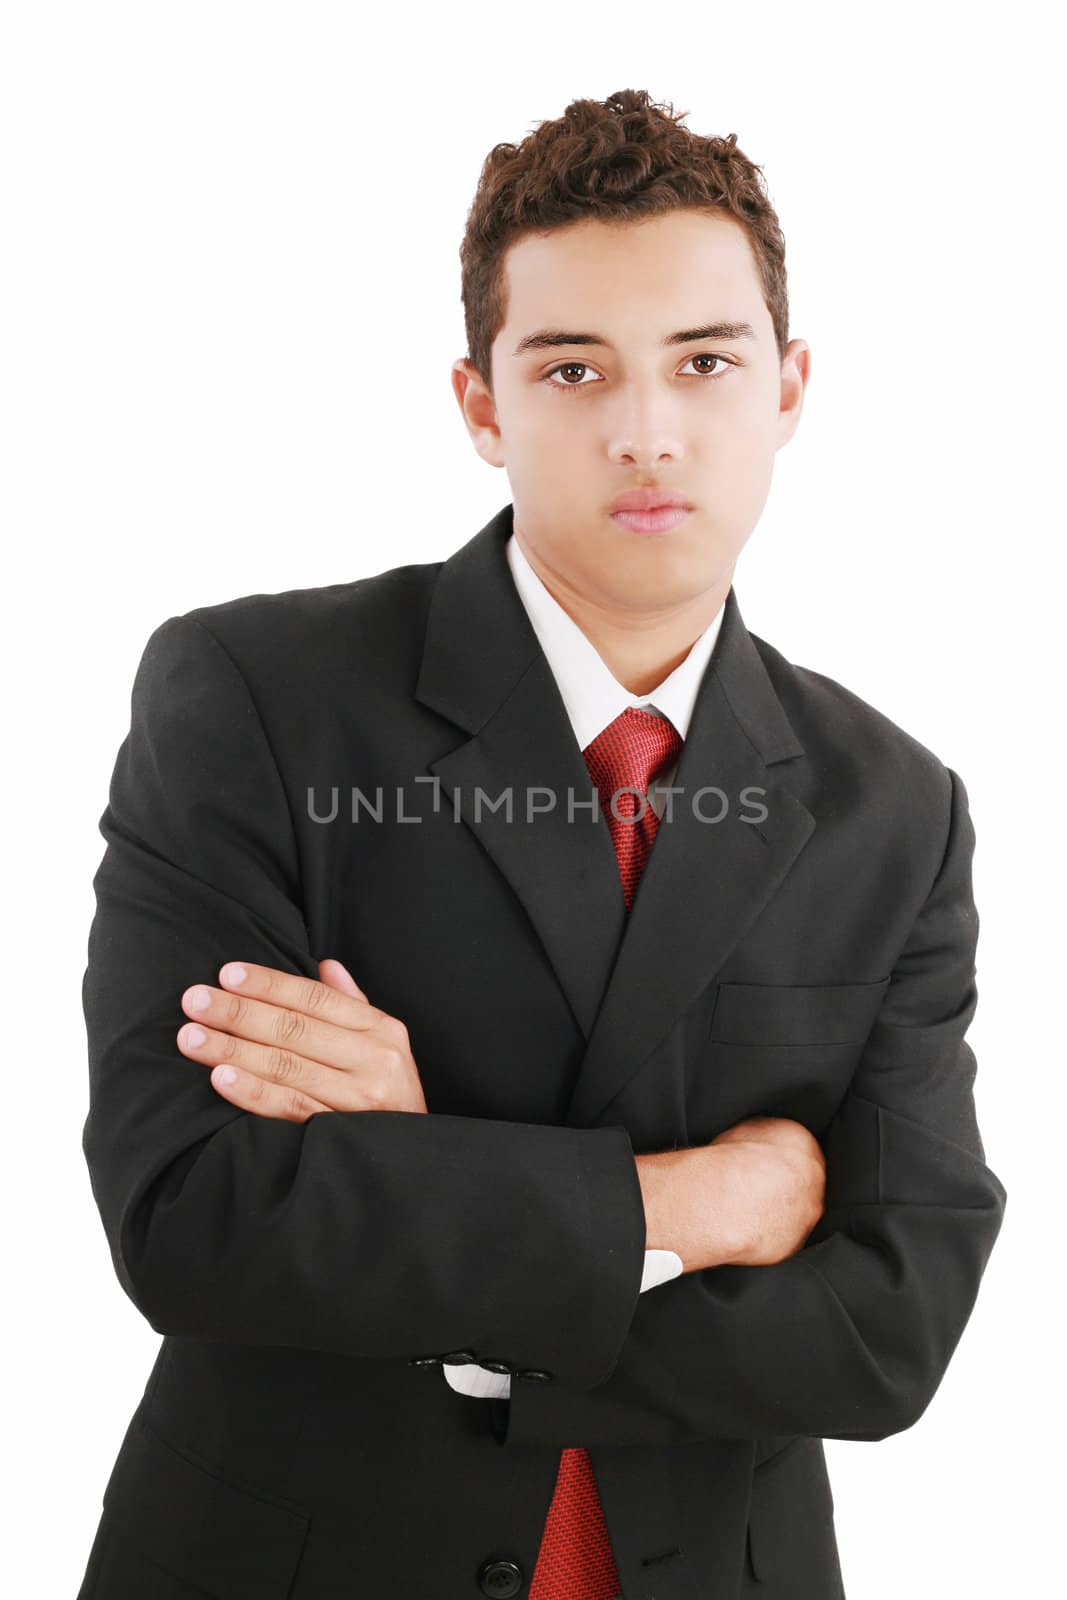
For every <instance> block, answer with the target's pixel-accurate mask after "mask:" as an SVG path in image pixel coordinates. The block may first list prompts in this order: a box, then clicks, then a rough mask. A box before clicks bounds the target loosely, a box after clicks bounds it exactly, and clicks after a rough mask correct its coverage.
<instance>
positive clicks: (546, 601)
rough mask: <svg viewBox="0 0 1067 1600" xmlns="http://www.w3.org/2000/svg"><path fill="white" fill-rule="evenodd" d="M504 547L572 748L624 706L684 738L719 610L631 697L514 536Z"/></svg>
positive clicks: (587, 739) (719, 619)
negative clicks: (653, 716)
mask: <svg viewBox="0 0 1067 1600" xmlns="http://www.w3.org/2000/svg"><path fill="white" fill-rule="evenodd" d="M505 548H506V551H507V558H508V566H509V567H510V569H511V575H512V577H513V578H514V580H515V587H516V589H517V590H518V592H519V598H520V599H521V601H522V603H523V605H524V607H525V609H526V614H527V616H528V617H529V619H530V622H531V625H532V627H533V630H534V632H535V633H536V635H537V638H538V642H539V643H540V645H541V649H542V650H543V651H544V653H545V656H546V657H547V660H548V664H549V666H550V667H551V669H552V674H553V676H554V678H555V680H556V683H557V684H558V685H559V692H560V695H561V696H562V699H563V704H564V705H565V706H566V708H567V715H568V716H569V718H570V722H571V727H572V728H573V729H574V736H575V738H576V739H577V741H578V748H579V749H580V750H584V749H585V748H586V746H587V745H589V744H591V743H592V741H593V740H594V739H595V738H596V737H597V735H598V734H600V733H602V732H603V731H604V729H605V728H606V727H607V726H608V724H609V723H611V722H614V720H615V718H616V717H617V716H619V715H620V713H621V712H622V711H624V710H625V708H626V707H627V706H640V707H642V708H644V709H646V710H654V711H657V712H659V713H660V715H662V716H665V717H669V718H670V720H671V722H672V723H673V724H674V726H675V727H676V728H677V730H678V732H679V733H680V734H681V736H682V738H683V739H684V738H685V736H686V734H687V733H688V731H689V721H690V718H691V717H692V715H693V707H694V705H695V704H696V698H697V693H698V691H699V689H700V684H701V680H702V678H703V676H704V669H705V668H706V666H707V664H708V661H709V659H710V657H711V652H712V650H713V649H714V648H715V641H716V639H717V638H718V636H719V628H720V626H721V624H722V617H723V610H724V607H722V606H720V607H719V610H718V613H717V615H716V616H714V617H713V618H712V620H711V622H709V623H708V626H707V627H706V628H705V629H704V632H703V633H702V634H701V635H700V637H699V639H697V640H696V641H695V642H694V644H693V645H692V646H691V648H690V650H689V654H688V655H687V656H686V658H685V660H684V661H681V662H679V664H678V666H676V667H675V669H674V671H673V672H671V673H669V674H668V676H667V677H666V678H664V680H663V682H662V683H661V684H659V685H658V686H657V687H656V688H655V689H652V690H650V691H649V692H648V693H647V694H643V695H638V694H631V693H630V691H629V690H628V689H626V688H625V687H624V686H623V685H622V684H621V683H620V682H619V680H618V679H617V678H616V677H615V676H614V674H613V673H612V672H611V671H610V669H609V668H608V666H607V664H606V662H605V661H604V659H603V657H602V656H601V655H600V653H599V652H598V651H597V649H596V647H595V646H594V645H593V644H592V643H591V642H590V640H589V639H588V638H586V636H585V634H584V633H583V632H582V630H581V628H579V626H578V624H577V623H576V622H575V621H574V619H573V617H571V616H570V615H568V613H567V612H566V611H565V610H564V609H563V607H562V606H561V605H560V603H559V601H558V600H557V599H556V598H555V596H554V595H553V594H551V593H550V592H549V590H548V589H547V588H546V587H545V584H544V583H543V582H542V580H541V578H540V577H538V575H537V573H536V572H535V571H534V569H533V568H532V567H531V565H530V563H529V561H527V559H526V557H525V555H524V554H523V552H522V550H521V549H520V547H519V543H518V540H517V539H516V538H515V535H514V534H511V535H510V536H509V537H508V540H507V543H506V546H505Z"/></svg>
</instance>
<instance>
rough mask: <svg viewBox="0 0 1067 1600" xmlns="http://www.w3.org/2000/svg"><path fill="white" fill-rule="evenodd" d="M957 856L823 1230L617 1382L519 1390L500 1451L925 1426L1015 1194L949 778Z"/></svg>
mask: <svg viewBox="0 0 1067 1600" xmlns="http://www.w3.org/2000/svg"><path fill="white" fill-rule="evenodd" d="M942 770H943V772H944V782H945V813H944V814H945V818H946V835H945V837H946V846H945V850H944V855H943V859H942V861H941V865H940V868H939V870H938V873H937V876H936V879H935V881H934V882H933V883H932V885H931V888H930V890H929V893H928V896H927V898H926V900H925V902H924V904H923V906H922V909H921V912H920V913H919V915H918V917H917V918H916V921H915V923H914V925H913V927H912V929H911V932H910V934H909V937H908V939H907V942H906V945H905V947H904V949H903V950H902V951H901V952H900V955H899V957H898V959H897V962H896V964H895V967H894V969H893V972H892V976H891V981H890V984H889V985H888V987H887V989H886V994H885V998H884V1001H883V1004H882V1007H881V1009H880V1011H879V1015H878V1017H877V1019H876V1022H875V1025H874V1027H873V1029H872V1032H871V1034H870V1036H869V1038H868V1041H867V1044H866V1046H865V1050H864V1054H863V1057H862V1059H861V1061H860V1064H859V1066H858V1068H857V1070H856V1072H855V1074H854V1076H853V1080H852V1082H851V1084H850V1087H849V1090H848V1092H847V1093H846V1095H845V1097H844V1100H843V1101H842V1103H841V1105H840V1107H839V1109H838V1111H837V1113H836V1115H835V1116H834V1118H833V1120H832V1122H831V1123H830V1124H829V1125H828V1127H827V1129H826V1130H825V1134H824V1135H821V1136H820V1143H821V1144H822V1147H823V1151H824V1155H825V1158H826V1172H827V1189H826V1201H825V1206H824V1211H823V1215H822V1217H821V1218H820V1220H819V1223H818V1225H817V1226H816V1227H815V1228H814V1229H813V1231H812V1232H811V1234H810V1235H809V1236H808V1239H807V1240H806V1241H805V1244H804V1246H803V1248H802V1249H801V1250H800V1251H798V1252H797V1253H795V1254H794V1255H793V1256H791V1257H789V1258H788V1259H787V1260H785V1261H782V1262H778V1263H776V1264H774V1265H772V1266H764V1267H743V1266H734V1265H729V1266H718V1267H711V1268H707V1269H704V1270H703V1271H698V1272H692V1273H687V1274H686V1275H685V1276H684V1277H683V1278H680V1279H678V1280H677V1281H676V1282H673V1283H668V1284H665V1285H664V1286H663V1287H662V1288H661V1289H660V1290H659V1292H658V1293H657V1294H654V1295H646V1296H643V1297H642V1299H641V1301H640V1303H639V1304H638V1306H637V1309H636V1312H635V1315H634V1319H633V1322H632V1324H631V1327H630V1330H629V1333H628V1334H627V1336H626V1338H625V1340H624V1342H623V1346H622V1350H621V1352H620V1355H619V1360H618V1362H617V1363H616V1365H615V1367H614V1369H613V1370H612V1372H611V1374H610V1375H609V1376H608V1378H607V1379H606V1380H605V1381H604V1382H602V1383H601V1384H599V1385H594V1386H593V1387H592V1388H591V1389H589V1390H588V1391H587V1392H583V1393H578V1392H577V1391H576V1390H575V1389H574V1388H573V1386H572V1385H571V1384H570V1383H569V1381H567V1380H566V1379H564V1380H563V1381H560V1382H557V1383H552V1384H538V1385H532V1384H530V1383H524V1382H522V1381H517V1382H515V1383H513V1384H512V1389H511V1398H510V1400H508V1401H507V1402H504V1401H500V1400H497V1401H494V1402H493V1405H494V1430H495V1432H496V1436H497V1438H498V1441H499V1442H500V1443H501V1444H512V1443H514V1444H519V1445H525V1444H528V1443H531V1442H539V1443H551V1444H553V1445H559V1446H564V1445H586V1446H589V1445H597V1444H604V1445H612V1444H636V1443H653V1444H662V1443H670V1442H672V1441H684V1440H692V1439H701V1438H739V1439H749V1438H760V1437H764V1436H768V1435H770V1436H790V1435H797V1434H808V1435H816V1436H821V1437H825V1438H840V1439H868V1440H871V1439H883V1438H885V1437H886V1436H887V1435H889V1434H892V1433H896V1432H900V1431H902V1430H903V1429H905V1428H908V1427H910V1426H911V1425H912V1424H913V1423H914V1422H916V1421H917V1420H918V1418H919V1417H920V1416H921V1415H922V1413H923V1411H924V1410H925V1408H926V1406H927V1405H928V1404H929V1402H930V1400H931V1399H932V1397H933V1395H934V1393H935V1392H936V1390H937V1387H938V1385H939V1383H940V1381H941V1379H942V1377H943V1375H944V1373H945V1370H946V1368H947V1365H948V1362H949V1360H950V1358H951V1356H952V1353H953V1351H954V1349H955V1347H956V1344H957V1343H958V1341H959V1338H960V1335H961V1334H962V1332H963V1329H964V1327H965V1325H966V1323H967V1320H968V1318H969V1316H970V1313H971V1311H972V1309H973V1306H974V1303H975V1299H976V1297H977V1293H978V1286H979V1282H980V1279H981V1277H982V1274H983V1272H984V1270H985V1265H986V1261H987V1259H988V1257H989V1254H990V1252H991V1250H992V1248H993V1245H994V1242H995V1240H996V1238H997V1234H998V1232H999V1230H1000V1226H1001V1222H1002V1218H1003V1213H1004V1208H1005V1201H1006V1191H1005V1188H1004V1186H1003V1184H1002V1183H1001V1182H1000V1180H999V1178H997V1176H996V1175H995V1174H994V1173H993V1172H992V1171H991V1170H990V1169H989V1167H988V1166H987V1165H986V1164H985V1155H984V1150H983V1146H982V1141H981V1137H980V1134H979V1130H978V1124H977V1120H976V1115H975V1105H974V1099H973V1093H972V1089H973V1083H974V1077H975V1057H974V1054H973V1052H972V1050H971V1048H970V1046H969V1045H968V1044H967V1043H966V1042H965V1039H964V1035H965V1033H966V1030H967V1027H968V1025H969V1023H970V1021H971V1018H972V1016H973V1014H974V1010H975V1006H976V1003H977V989H976V985H975V966H974V956H975V950H976V944H977V936H978V914H977V911H976V909H975V905H974V900H973V896H972V889H971V864H972V856H973V849H974V830H973V826H972V823H971V819H970V814H969V810H968V804H967V793H966V790H965V788H964V785H963V783H962V781H961V780H960V779H959V777H957V775H956V774H955V773H954V772H952V771H951V770H950V769H948V768H944V769H942Z"/></svg>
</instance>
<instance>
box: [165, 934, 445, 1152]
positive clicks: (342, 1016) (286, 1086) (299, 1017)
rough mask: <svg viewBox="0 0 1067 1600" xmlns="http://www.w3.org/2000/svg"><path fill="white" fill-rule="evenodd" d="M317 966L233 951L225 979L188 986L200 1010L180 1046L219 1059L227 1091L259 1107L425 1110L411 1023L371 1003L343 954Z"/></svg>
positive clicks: (194, 1055) (186, 1000)
mask: <svg viewBox="0 0 1067 1600" xmlns="http://www.w3.org/2000/svg"><path fill="white" fill-rule="evenodd" d="M319 972H320V974H321V977H322V981H321V982H316V981H315V979H314V978H303V977H297V976H295V975H294V974H293V973H291V972H281V971H279V970H278V969H277V968H275V967H259V966H255V965H254V964H253V963H252V962H250V961H244V962H238V961H228V962H227V963H226V964H225V966H223V967H220V968H219V983H220V985H221V986H222V987H221V988H218V989H211V988H209V987H208V986H207V985H206V984H203V983H197V984H194V985H193V986H192V988H190V989H186V991H185V993H184V994H183V995H182V998H181V1006H182V1010H183V1011H184V1012H185V1014H186V1016H187V1017H191V1018H193V1019H194V1020H193V1021H192V1022H187V1023H185V1024H184V1025H183V1026H182V1027H181V1028H180V1029H179V1030H178V1048H179V1049H180V1050H181V1052H182V1054H183V1055H186V1056H188V1057H189V1059H190V1060H192V1061H199V1062H201V1063H202V1064H203V1065H204V1066H209V1067H212V1068H213V1069H214V1070H213V1071H212V1074H211V1082H212V1085H213V1087H214V1088H215V1089H216V1090H217V1091H218V1093H219V1094H221V1095H222V1096H223V1097H224V1098H225V1099H227V1100H229V1101H231V1102H232V1104H233V1105H236V1106H241V1107H242V1108H243V1109H244V1110H245V1111H253V1112H255V1113H256V1115H257V1116H261V1117H279V1118H282V1119H284V1120H285V1121H287V1122H306V1121H307V1119H308V1117H311V1116H314V1114H315V1112H316V1111H422V1112H425V1111H426V1109H427V1107H426V1100H425V1097H424V1095H423V1092H422V1083H421V1082H420V1080H419V1073H418V1068H417V1067H416V1065H415V1062H414V1059H413V1057H412V1054H411V1047H410V1044H409V1041H408V1031H407V1028H406V1027H405V1026H404V1024H403V1023H402V1022H401V1021H400V1020H399V1019H398V1018H397V1017H391V1016H389V1015H388V1014H387V1013H386V1012H384V1011H379V1010H378V1008H377V1007H376V1006H373V1005H371V1003H370V1001H369V1000H368V999H367V997H366V995H365V994H364V993H363V991H362V989H360V988H359V986H358V984H357V983H356V982H355V980H354V979H353V978H352V976H351V975H350V974H349V972H348V971H347V970H346V968H344V967H343V966H342V965H341V963H340V962H339V961H334V960H332V959H327V960H325V961H320V962H319ZM198 1030H199V1031H198ZM201 1035H202V1037H201ZM229 1072H232V1073H234V1077H233V1078H232V1080H231V1081H227V1079H226V1074H227V1073H229Z"/></svg>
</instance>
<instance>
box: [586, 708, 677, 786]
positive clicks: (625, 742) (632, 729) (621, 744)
mask: <svg viewBox="0 0 1067 1600" xmlns="http://www.w3.org/2000/svg"><path fill="white" fill-rule="evenodd" d="M682 742H683V741H682V736H681V734H680V733H679V732H678V729H677V728H676V727H675V726H674V724H673V722H671V721H669V719H668V718H666V717H657V716H652V715H650V713H649V712H647V711H639V710H638V709H637V707H636V706H627V707H626V709H625V711H622V712H620V713H619V715H618V716H617V717H616V718H615V720H614V722H609V723H608V725H607V727H606V728H605V729H604V731H603V732H602V733H598V734H597V736H596V738H595V739H594V740H593V741H592V743H591V744H587V745H586V747H585V749H584V751H583V752H582V754H583V755H584V757H585V764H586V766H587V768H588V769H589V776H590V777H591V778H592V780H593V782H594V784H595V785H596V787H597V788H598V789H599V790H600V792H601V794H605V793H607V794H614V793H615V791H616V790H617V789H627V788H633V789H640V791H641V793H642V794H647V793H648V786H649V784H650V783H651V782H652V780H653V778H654V777H655V776H656V774H657V772H659V771H660V770H661V769H662V768H663V767H666V766H669V765H670V762H671V761H672V759H673V758H675V757H676V756H677V755H678V752H679V751H680V750H681V748H682Z"/></svg>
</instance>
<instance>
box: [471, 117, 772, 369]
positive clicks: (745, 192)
mask: <svg viewBox="0 0 1067 1600" xmlns="http://www.w3.org/2000/svg"><path fill="white" fill-rule="evenodd" d="M686 116H688V112H686V111H682V112H679V113H678V114H677V115H676V114H675V112H674V108H673V106H672V105H671V104H670V103H669V102H668V103H666V104H657V103H655V102H653V101H652V100H651V99H650V97H649V95H648V94H647V92H646V91H645V90H644V89H622V90H620V91H619V92H618V93H617V94H612V95H609V96H608V98H607V99H606V100H604V101H600V100H572V101H571V103H570V105H569V106H568V107H567V109H566V110H565V111H564V113H563V115H562V116H561V117H557V118H556V119H555V120H554V121H552V122H548V121H544V122H540V123H538V124H537V125H536V127H535V129H534V131H533V132H531V133H529V134H527V136H526V138H525V139H523V141H522V143H521V144H519V145H514V144H498V145H494V146H493V148H492V150H490V152H489V154H488V155H487V156H486V158H485V161H484V163H483V165H482V171H481V176H480V177H479V179H478V188H477V191H476V193H475V196H474V200H473V202H472V204H471V208H470V211H469V212H468V213H467V225H466V229H465V231H464V235H463V243H462V244H461V246H460V252H459V254H460V263H461V268H462V286H461V297H462V300H463V315H464V322H465V324H466V330H467V347H468V349H467V359H468V361H470V362H471V364H472V365H473V366H474V367H476V368H477V370H478V372H479V373H480V374H481V377H482V379H483V381H484V382H485V384H486V387H487V388H488V390H489V392H490V394H491V393H492V392H493V385H492V368H491V359H490V352H491V349H492V344H493V340H494V339H495V338H496V336H497V334H498V333H499V332H500V329H501V328H502V327H503V325H504V321H505V317H506V315H507V306H506V303H505V292H504V273H503V260H504V256H505V254H506V252H507V250H508V247H509V246H510V245H512V244H514V243H515V242H516V241H517V240H518V239H520V238H522V237H523V235H524V234H528V233H533V232H535V231H545V230H548V229H551V228H559V227H564V226H565V225H566V224H567V223H569V222H577V221H580V220H582V219H585V218H589V217H597V218H604V219H608V220H612V221H625V220H627V219H634V218H641V217H650V216H657V215H660V214H662V213H663V212H667V211H676V210H680V209H682V208H689V209H704V210H709V211H716V212H722V213H725V214H726V215H728V216H731V217H733V218H735V219H736V221H737V222H738V223H740V225H741V226H742V227H743V228H744V229H745V232H746V233H747V235H748V238H749V242H750V244H751V247H752V252H753V255H754V257H755V261H756V266H757V268H758V270H759V275H760V283H761V286H762V289H763V298H764V300H765V302H766V304H767V309H768V311H769V312H770V314H771V320H772V322H773V324H774V334H775V339H776V341H777V345H778V355H779V358H780V359H781V358H782V357H784V355H785V349H786V345H787V344H788V342H789V304H788V298H787V294H786V273H785V239H784V237H783V235H782V230H781V228H780V227H779V225H778V218H777V216H776V215H775V211H774V207H773V206H772V205H771V203H770V200H769V198H768V196H767V191H766V187H765V184H764V181H763V169H762V168H761V167H757V166H756V165H754V163H753V162H751V161H750V160H749V159H748V157H747V156H746V155H745V154H744V152H743V151H741V150H739V149H738V148H737V135H736V134H734V133H731V134H729V135H728V136H727V137H726V138H716V137H711V138H704V137H702V136H701V135H700V134H696V133H693V132H692V131H691V130H690V129H689V128H683V127H682V125H681V123H682V118H683V117H686Z"/></svg>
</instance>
